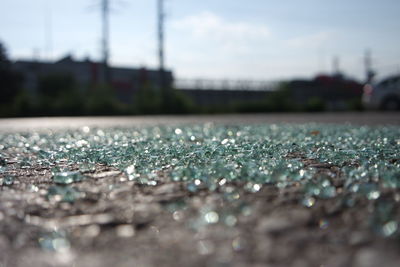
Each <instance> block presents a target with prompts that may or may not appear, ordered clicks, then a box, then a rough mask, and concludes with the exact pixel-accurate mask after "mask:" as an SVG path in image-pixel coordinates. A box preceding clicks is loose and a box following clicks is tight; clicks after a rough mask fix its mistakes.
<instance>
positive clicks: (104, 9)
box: [101, 0, 110, 84]
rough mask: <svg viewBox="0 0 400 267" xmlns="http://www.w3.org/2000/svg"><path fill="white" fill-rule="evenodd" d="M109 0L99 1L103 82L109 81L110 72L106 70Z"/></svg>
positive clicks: (108, 52)
mask: <svg viewBox="0 0 400 267" xmlns="http://www.w3.org/2000/svg"><path fill="white" fill-rule="evenodd" d="M109 8H110V6H109V1H108V0H102V2H101V21H102V40H101V41H102V60H103V66H102V73H101V79H102V82H103V83H106V84H107V83H109V82H110V73H109V71H108V61H109V56H110V48H109V37H110V36H109V12H110V10H109Z"/></svg>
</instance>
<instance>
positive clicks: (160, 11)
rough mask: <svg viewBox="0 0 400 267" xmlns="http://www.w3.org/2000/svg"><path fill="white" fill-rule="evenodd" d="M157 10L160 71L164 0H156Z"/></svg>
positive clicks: (162, 63)
mask: <svg viewBox="0 0 400 267" xmlns="http://www.w3.org/2000/svg"><path fill="white" fill-rule="evenodd" d="M157 11H158V16H157V17H158V64H159V70H160V72H163V71H164V19H165V13H164V0H157Z"/></svg>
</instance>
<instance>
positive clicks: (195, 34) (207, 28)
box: [172, 11, 270, 52]
mask: <svg viewBox="0 0 400 267" xmlns="http://www.w3.org/2000/svg"><path fill="white" fill-rule="evenodd" d="M172 27H173V28H174V29H175V30H178V31H183V32H184V33H185V34H189V35H190V36H191V38H194V39H195V40H196V41H201V42H208V43H210V42H211V43H212V44H214V45H218V46H220V47H221V48H223V49H229V50H233V51H236V52H240V51H242V52H244V51H248V50H249V49H251V48H252V47H254V46H256V45H258V44H260V43H262V42H265V41H266V40H267V39H268V38H269V37H270V31H269V29H268V28H267V27H266V26H265V25H256V24H250V23H246V22H231V21H227V20H225V19H224V18H222V17H220V16H217V15H216V14H214V13H211V12H208V11H206V12H202V13H200V14H196V15H191V16H188V17H185V18H182V19H180V20H176V21H173V22H172Z"/></svg>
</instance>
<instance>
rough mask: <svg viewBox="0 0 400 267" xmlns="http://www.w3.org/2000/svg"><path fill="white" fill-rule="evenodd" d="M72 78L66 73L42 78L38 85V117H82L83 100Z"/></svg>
mask: <svg viewBox="0 0 400 267" xmlns="http://www.w3.org/2000/svg"><path fill="white" fill-rule="evenodd" d="M79 89H80V88H78V85H77V83H76V81H75V79H74V77H73V76H72V75H70V74H68V73H54V74H49V75H46V76H42V77H40V79H39V83H38V98H39V103H40V104H39V106H40V107H39V114H40V115H46V116H47V115H61V116H65V115H70V116H71V115H83V112H84V98H83V97H82V92H81V90H79Z"/></svg>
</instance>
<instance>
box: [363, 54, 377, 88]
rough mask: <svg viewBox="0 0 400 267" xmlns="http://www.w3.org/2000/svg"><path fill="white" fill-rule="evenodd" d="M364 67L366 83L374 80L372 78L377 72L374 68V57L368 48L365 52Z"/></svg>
mask: <svg viewBox="0 0 400 267" xmlns="http://www.w3.org/2000/svg"><path fill="white" fill-rule="evenodd" d="M364 67H365V76H366V77H365V78H366V81H365V82H366V83H370V82H372V79H373V78H374V76H375V72H374V70H373V69H372V59H371V51H370V50H366V51H365V54H364Z"/></svg>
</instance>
